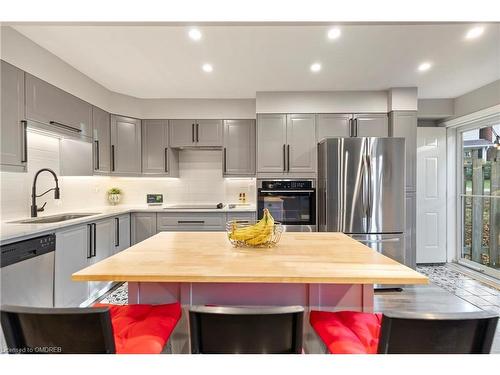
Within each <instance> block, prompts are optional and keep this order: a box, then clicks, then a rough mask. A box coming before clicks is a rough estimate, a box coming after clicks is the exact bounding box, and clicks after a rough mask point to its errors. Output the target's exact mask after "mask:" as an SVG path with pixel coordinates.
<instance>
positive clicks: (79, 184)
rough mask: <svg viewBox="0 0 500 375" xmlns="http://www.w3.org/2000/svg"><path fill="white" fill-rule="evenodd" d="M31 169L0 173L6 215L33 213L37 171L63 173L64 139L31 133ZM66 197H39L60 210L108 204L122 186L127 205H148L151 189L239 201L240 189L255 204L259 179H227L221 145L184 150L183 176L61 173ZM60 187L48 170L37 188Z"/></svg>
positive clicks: (176, 198)
mask: <svg viewBox="0 0 500 375" xmlns="http://www.w3.org/2000/svg"><path fill="white" fill-rule="evenodd" d="M28 152H29V161H28V172H27V173H12V172H0V180H1V181H0V196H1V198H0V210H1V211H0V215H1V218H0V220H9V219H14V218H20V217H27V216H29V214H30V204H31V203H30V202H31V185H32V183H33V177H34V174H35V173H36V171H38V170H39V169H41V168H51V169H53V170H54V171H55V172H56V173H57V174H58V176H59V140H58V139H57V138H52V137H48V136H45V135H41V134H37V133H33V132H29V133H28ZM59 185H60V187H61V199H60V200H59V201H55V200H54V198H53V194H52V193H51V192H50V193H48V194H47V195H46V196H43V197H41V198H38V199H37V202H39V203H40V205H41V204H43V202H45V201H47V206H46V211H45V212H44V213H42V214H41V215H43V214H45V215H47V214H48V215H50V214H54V213H57V212H63V211H70V210H77V209H87V208H88V209H92V208H98V207H102V206H103V205H107V204H108V202H107V200H106V191H107V190H108V189H109V188H111V187H118V188H120V189H121V190H122V191H123V195H122V201H121V203H122V204H125V205H135V204H145V203H146V194H147V193H157V194H163V198H164V202H165V203H167V204H176V203H214V204H215V203H219V202H223V203H238V197H239V194H240V193H246V195H247V202H248V203H255V198H256V181H255V179H253V178H246V179H245V178H241V179H224V178H223V177H222V153H221V151H220V150H182V151H180V152H179V178H153V177H144V178H143V177H110V176H90V177H74V176H61V177H59ZM53 186H54V180H53V178H52V176H51V175H50V174H48V173H42V174H41V175H40V177H39V180H38V183H37V192H38V193H40V192H43V191H45V190H47V189H49V188H52V187H53Z"/></svg>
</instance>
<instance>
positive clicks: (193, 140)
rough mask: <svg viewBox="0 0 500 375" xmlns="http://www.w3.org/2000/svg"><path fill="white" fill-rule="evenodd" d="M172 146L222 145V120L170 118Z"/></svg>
mask: <svg viewBox="0 0 500 375" xmlns="http://www.w3.org/2000/svg"><path fill="white" fill-rule="evenodd" d="M169 123H170V147H175V148H182V147H221V146H222V120H170V121H169Z"/></svg>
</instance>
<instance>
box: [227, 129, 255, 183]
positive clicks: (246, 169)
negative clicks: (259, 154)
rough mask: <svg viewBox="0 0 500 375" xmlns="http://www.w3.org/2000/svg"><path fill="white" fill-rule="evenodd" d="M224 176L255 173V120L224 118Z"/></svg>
mask: <svg viewBox="0 0 500 375" xmlns="http://www.w3.org/2000/svg"><path fill="white" fill-rule="evenodd" d="M222 152H223V154H222V158H223V159H222V163H223V165H222V170H223V173H224V176H254V175H255V120H224V148H223V151H222Z"/></svg>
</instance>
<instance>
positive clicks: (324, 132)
mask: <svg viewBox="0 0 500 375" xmlns="http://www.w3.org/2000/svg"><path fill="white" fill-rule="evenodd" d="M351 118H352V115H350V114H345V113H338V114H337V113H333V114H321V115H318V117H317V127H318V129H317V131H318V137H317V141H318V142H319V141H321V140H322V139H323V138H329V137H349V136H350V135H351Z"/></svg>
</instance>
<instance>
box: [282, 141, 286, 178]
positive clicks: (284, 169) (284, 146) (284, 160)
mask: <svg viewBox="0 0 500 375" xmlns="http://www.w3.org/2000/svg"><path fill="white" fill-rule="evenodd" d="M283 172H286V145H285V144H284V145H283Z"/></svg>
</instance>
